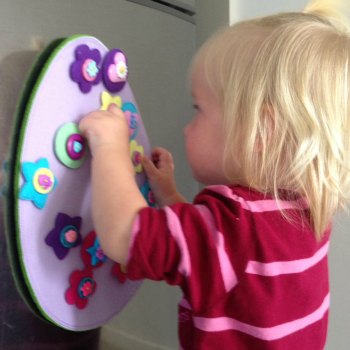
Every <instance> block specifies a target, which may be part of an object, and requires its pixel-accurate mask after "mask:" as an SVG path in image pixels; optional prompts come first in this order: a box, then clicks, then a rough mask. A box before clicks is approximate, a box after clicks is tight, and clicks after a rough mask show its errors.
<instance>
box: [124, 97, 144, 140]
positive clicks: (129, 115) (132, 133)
mask: <svg viewBox="0 0 350 350" xmlns="http://www.w3.org/2000/svg"><path fill="white" fill-rule="evenodd" d="M122 111H123V112H124V115H125V118H126V120H127V122H128V125H129V137H130V140H132V139H134V138H136V136H137V133H138V129H139V121H140V119H141V118H140V116H139V114H138V111H137V108H136V106H135V105H134V104H133V103H131V102H126V103H124V104H123V107H122Z"/></svg>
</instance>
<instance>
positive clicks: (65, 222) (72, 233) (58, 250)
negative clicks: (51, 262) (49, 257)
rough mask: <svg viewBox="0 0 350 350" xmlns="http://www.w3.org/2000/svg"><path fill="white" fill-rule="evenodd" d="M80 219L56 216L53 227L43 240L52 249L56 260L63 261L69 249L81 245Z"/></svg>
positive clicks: (61, 215) (62, 214)
mask: <svg viewBox="0 0 350 350" xmlns="http://www.w3.org/2000/svg"><path fill="white" fill-rule="evenodd" d="M80 226H81V217H80V216H76V217H70V216H68V215H66V214H64V213H58V214H57V216H56V222H55V227H54V228H53V229H52V230H51V231H50V232H49V233H48V235H47V236H46V238H45V242H46V244H47V245H49V246H50V247H52V249H53V251H54V253H55V254H56V256H57V258H58V259H60V260H63V259H64V258H65V257H66V256H67V254H68V253H69V250H70V249H71V248H74V247H77V246H78V245H80V244H81V242H82V239H81V235H80V232H79V231H80Z"/></svg>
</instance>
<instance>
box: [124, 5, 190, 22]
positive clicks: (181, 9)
mask: <svg viewBox="0 0 350 350" xmlns="http://www.w3.org/2000/svg"><path fill="white" fill-rule="evenodd" d="M127 1H130V2H135V3H137V4H140V5H143V6H147V7H151V8H154V9H156V10H159V11H163V12H166V13H169V14H171V15H173V16H176V17H179V18H181V19H183V20H185V21H188V22H191V23H196V11H195V9H194V7H193V6H190V5H187V4H184V3H183V2H181V1H178V0H171V1H170V0H127Z"/></svg>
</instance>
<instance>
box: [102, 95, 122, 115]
mask: <svg viewBox="0 0 350 350" xmlns="http://www.w3.org/2000/svg"><path fill="white" fill-rule="evenodd" d="M101 102H102V104H101V108H100V109H101V111H106V110H107V109H108V107H109V106H110V105H112V104H114V105H116V106H117V107H118V108H121V106H122V104H123V102H122V99H121V97H120V96H112V95H110V94H109V93H108V92H107V91H103V92H102V94H101Z"/></svg>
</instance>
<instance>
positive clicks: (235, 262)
mask: <svg viewBox="0 0 350 350" xmlns="http://www.w3.org/2000/svg"><path fill="white" fill-rule="evenodd" d="M337 6H338V5H336V3H334V6H333V7H334V8H333V7H332V2H331V1H326V0H324V1H322V0H321V1H314V2H312V3H311V4H310V5H309V6H307V8H306V9H305V10H304V11H303V12H301V13H285V14H280V15H274V16H269V17H264V18H258V19H253V20H249V21H245V22H240V23H238V24H235V25H233V26H232V27H229V28H226V29H223V30H222V31H220V32H219V33H218V34H216V35H214V36H213V37H212V38H211V39H209V40H208V42H206V43H205V44H204V45H203V47H202V48H201V49H200V50H199V52H198V53H197V55H196V56H195V58H194V62H193V65H192V70H191V79H192V94H193V99H194V108H195V115H194V118H193V120H192V121H191V122H190V123H189V125H188V126H187V127H186V129H185V137H186V150H187V156H188V160H189V163H190V166H191V168H192V171H193V175H194V177H195V179H196V180H198V181H199V182H200V183H202V184H204V185H205V186H206V188H205V189H204V190H203V191H202V192H201V193H199V194H198V195H197V197H196V198H195V200H194V203H193V204H190V203H186V200H185V198H184V197H183V196H182V195H181V194H179V193H178V191H177V189H176V186H175V182H174V175H173V168H174V165H173V160H172V157H171V154H170V153H169V152H167V151H166V150H164V149H162V148H157V149H155V150H154V152H153V155H152V159H148V158H146V157H145V158H144V159H143V166H144V169H145V171H146V173H147V175H148V178H149V181H150V184H151V187H152V189H153V192H154V195H155V197H156V199H157V201H158V204H159V208H150V207H148V206H147V203H146V201H145V199H144V198H143V196H142V195H141V193H140V191H139V189H138V187H137V184H136V182H135V173H134V168H133V165H132V163H131V160H130V155H129V140H128V135H129V133H128V126H127V123H126V121H125V118H124V115H123V113H122V112H121V111H120V110H119V109H118V108H117V107H115V106H111V107H110V108H109V110H108V111H105V112H103V111H97V112H93V113H91V114H89V115H88V116H86V117H85V118H84V119H83V120H82V121H81V123H80V128H81V131H82V133H83V134H84V135H85V136H86V137H87V139H88V141H89V145H90V148H91V151H92V188H93V217H94V223H95V229H96V231H97V232H98V234H99V238H100V243H101V246H102V248H103V250H104V252H105V254H106V255H107V256H109V257H110V258H111V259H113V260H115V261H117V262H119V263H121V264H123V265H126V269H127V276H128V278H129V279H131V280H137V279H143V278H148V279H152V280H165V281H166V282H167V283H169V284H171V285H178V286H180V288H181V289H182V292H183V300H182V301H181V303H180V305H179V335H180V344H181V347H182V349H186V350H193V349H194V350H213V349H220V350H226V349H227V350H228V349H229V350H232V349H235V350H240V349H242V350H243V349H258V350H263V349H276V350H277V349H280V350H295V349H298V350H321V349H323V348H324V346H325V341H326V334H327V320H328V311H329V303H330V295H329V280H328V262H327V255H328V250H329V236H330V230H331V221H332V217H333V215H334V213H335V212H336V211H337V210H338V209H340V208H344V207H345V206H346V204H347V201H348V194H349V181H350V176H349V175H350V174H349V169H350V159H349V158H350V145H349V143H350V137H349V135H350V125H349V123H350V119H349V91H350V85H349V82H350V67H349V64H350V34H349V27H348V26H347V24H346V21H345V20H344V19H343V18H342V16H341V15H340V8H339V7H338V8H337ZM105 174H108V175H109V176H105ZM101 179H103V181H102V180H101Z"/></svg>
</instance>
